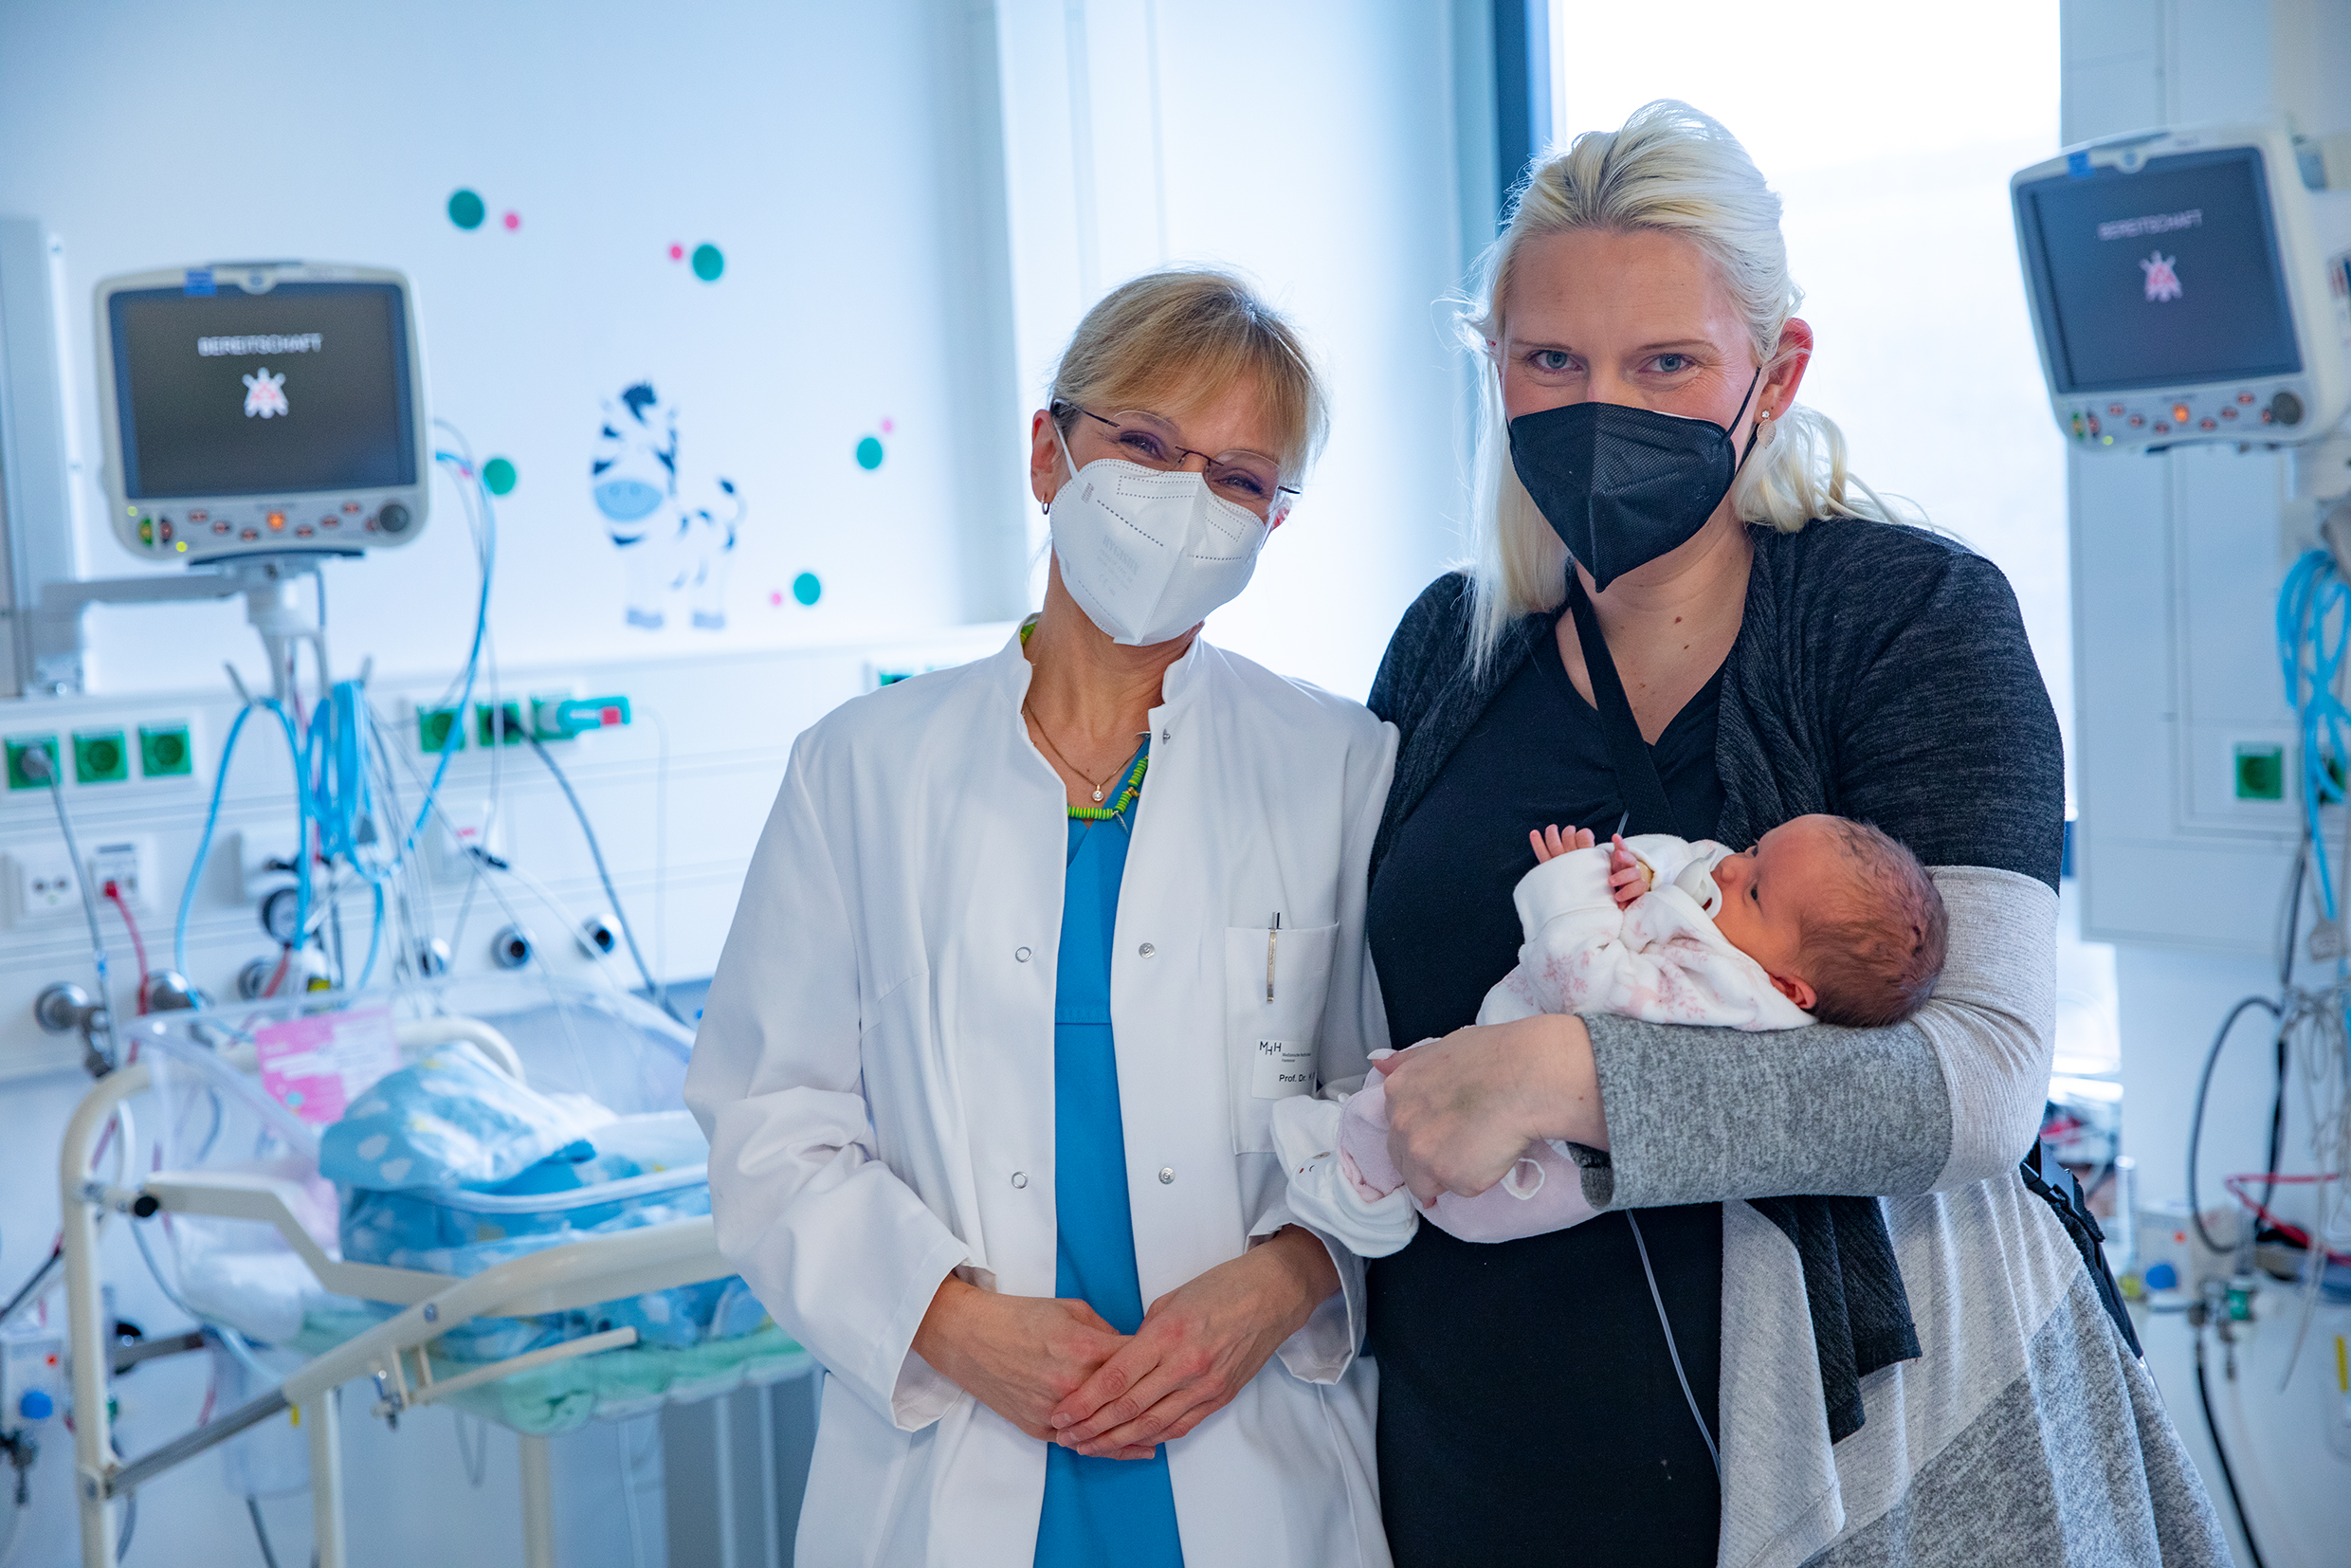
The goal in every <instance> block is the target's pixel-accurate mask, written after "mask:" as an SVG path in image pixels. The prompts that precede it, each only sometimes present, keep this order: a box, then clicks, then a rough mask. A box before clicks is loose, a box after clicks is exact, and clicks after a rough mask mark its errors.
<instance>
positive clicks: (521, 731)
mask: <svg viewBox="0 0 2351 1568" xmlns="http://www.w3.org/2000/svg"><path fill="white" fill-rule="evenodd" d="M501 713H502V714H504V715H505V725H504V729H505V733H504V735H503V736H502V737H501V738H502V739H503V740H504V741H505V743H506V744H507V745H509V746H519V745H521V744H522V742H523V741H524V740H525V739H526V738H529V736H530V733H531V732H530V729H529V727H528V726H529V724H530V720H527V719H525V718H523V717H522V704H521V703H519V702H501V703H499V704H498V705H497V706H496V707H492V706H491V705H490V704H489V703H487V702H476V703H475V704H474V705H473V738H474V739H475V740H476V741H478V742H480V743H481V744H482V745H484V746H487V745H489V744H491V740H490V731H491V729H492V728H493V727H494V725H493V722H492V716H493V715H496V714H501Z"/></svg>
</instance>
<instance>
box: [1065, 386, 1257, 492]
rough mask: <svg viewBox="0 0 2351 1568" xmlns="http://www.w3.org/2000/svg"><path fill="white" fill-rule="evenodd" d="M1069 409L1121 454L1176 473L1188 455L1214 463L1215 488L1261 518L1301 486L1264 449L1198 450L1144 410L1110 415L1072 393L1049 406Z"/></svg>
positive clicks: (1210, 481)
mask: <svg viewBox="0 0 2351 1568" xmlns="http://www.w3.org/2000/svg"><path fill="white" fill-rule="evenodd" d="M1065 409H1066V410H1069V411H1070V412H1072V413H1082V414H1084V416H1085V417H1086V418H1088V419H1090V420H1092V421H1094V422H1095V423H1096V424H1098V425H1102V426H1104V427H1106V428H1108V432H1109V440H1110V442H1111V444H1112V445H1113V446H1115V447H1118V448H1119V455H1120V456H1121V457H1122V458H1125V459H1127V460H1128V461H1129V462H1133V463H1139V464H1141V465H1143V466H1144V467H1146V468H1157V469H1158V470H1160V471H1161V472H1163V473H1165V472H1171V471H1173V470H1175V469H1176V468H1180V467H1182V466H1183V465H1184V460H1185V459H1186V458H1192V457H1196V458H1198V459H1199V460H1200V461H1201V462H1203V463H1204V464H1206V465H1208V466H1207V470H1206V473H1205V476H1204V477H1205V478H1206V479H1207V480H1208V484H1209V488H1210V489H1212V490H1213V491H1215V492H1216V493H1217V494H1218V495H1220V496H1222V497H1223V498H1224V499H1225V500H1227V501H1231V502H1232V503H1233V504H1234V505H1236V506H1241V507H1246V508H1247V509H1248V510H1249V511H1250V512H1253V513H1255V514H1256V515H1257V516H1258V517H1260V518H1264V517H1266V516H1267V515H1268V514H1270V513H1271V512H1272V511H1273V509H1274V506H1275V504H1276V502H1277V501H1279V500H1280V499H1281V498H1282V497H1283V496H1294V495H1296V494H1298V487H1297V486H1296V485H1294V484H1284V483H1282V470H1281V468H1280V466H1279V465H1276V464H1275V463H1274V461H1273V459H1271V458H1269V457H1267V456H1266V454H1265V453H1263V452H1249V451H1241V450H1234V451H1230V452H1219V453H1217V454H1216V455H1215V456H1214V457H1211V456H1209V454H1208V453H1206V452H1201V451H1194V449H1193V448H1192V447H1187V446H1185V445H1184V444H1183V443H1182V442H1181V441H1180V440H1178V439H1177V438H1176V437H1177V431H1176V429H1175V426H1173V425H1171V424H1169V423H1168V422H1167V421H1166V420H1164V419H1162V418H1160V417H1159V416H1158V415H1157V414H1156V413H1146V412H1144V411H1143V410H1139V409H1129V410H1124V411H1123V412H1121V413H1116V414H1111V415H1107V416H1105V415H1103V414H1098V413H1096V412H1094V411H1093V410H1091V409H1081V408H1079V407H1078V406H1077V405H1076V404H1075V403H1072V402H1070V401H1069V400H1068V399H1067V398H1066V397H1057V398H1055V399H1054V400H1053V404H1052V408H1051V410H1049V411H1050V412H1052V413H1054V414H1056V415H1058V414H1060V413H1061V411H1062V410H1065Z"/></svg>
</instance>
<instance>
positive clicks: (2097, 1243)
mask: <svg viewBox="0 0 2351 1568" xmlns="http://www.w3.org/2000/svg"><path fill="white" fill-rule="evenodd" d="M2049 1163H2050V1165H2053V1166H2055V1167H2056V1172H2057V1179H2056V1180H2055V1181H2054V1182H2052V1181H2050V1179H2049V1177H2048V1176H2047V1175H2046V1174H2044V1167H2043V1165H2042V1162H2041V1145H2040V1143H2039V1141H2038V1140H2035V1141H2034V1143H2033V1145H2032V1153H2031V1154H2028V1155H2026V1156H2025V1158H2024V1160H2023V1162H2022V1163H2021V1164H2019V1165H2018V1166H2017V1167H2016V1174H2017V1175H2018V1176H2022V1177H2023V1178H2024V1184H2025V1188H2026V1190H2027V1191H2028V1192H2030V1193H2032V1195H2033V1196H2034V1197H2037V1198H2039V1199H2040V1200H2041V1201H2042V1202H2043V1203H2046V1204H2048V1205H2049V1206H2050V1210H2051V1211H2052V1212H2055V1214H2056V1215H2057V1223H2058V1224H2060V1225H2062V1226H2064V1227H2065V1228H2066V1235H2067V1238H2068V1239H2069V1240H2070V1241H2071V1242H2072V1243H2073V1249H2074V1250H2075V1251H2077V1252H2079V1253H2081V1254H2082V1267H2085V1268H2087V1270H2089V1281H2090V1284H2091V1285H2095V1286H2097V1287H2098V1300H2099V1303H2100V1304H2102V1305H2103V1306H2105V1309H2106V1316H2107V1317H2109V1318H2112V1319H2113V1320H2114V1326H2115V1328H2116V1329H2117V1330H2119V1331H2120V1332H2121V1333H2122V1336H2123V1343H2124V1344H2126V1345H2128V1346H2130V1347H2131V1354H2132V1355H2134V1356H2136V1357H2138V1358H2141V1360H2144V1359H2145V1358H2146V1355H2147V1353H2146V1352H2145V1351H2143V1350H2141V1349H2140V1348H2139V1331H2138V1330H2137V1329H2136V1328H2133V1327H2132V1326H2131V1319H2130V1309H2129V1308H2128V1307H2126V1306H2124V1305H2123V1291H2122V1287H2121V1286H2120V1285H2116V1284H2115V1283H2114V1269H2113V1267H2112V1266H2110V1265H2109V1264H2108V1263H2107V1262H2106V1249H2105V1240H2106V1233H2105V1231H2102V1230H2100V1229H2099V1228H2098V1220H2097V1218H2096V1216H2094V1215H2093V1214H2091V1213H2090V1212H2089V1200H2088V1199H2087V1198H2086V1197H2084V1196H2083V1195H2082V1184H2081V1183H2080V1182H2078V1181H2076V1180H2074V1179H2073V1173H2072V1172H2071V1171H2069V1170H2067V1169H2066V1168H2065V1167H2064V1166H2062V1165H2057V1163H2056V1161H2054V1160H2051V1161H2050V1162H2049Z"/></svg>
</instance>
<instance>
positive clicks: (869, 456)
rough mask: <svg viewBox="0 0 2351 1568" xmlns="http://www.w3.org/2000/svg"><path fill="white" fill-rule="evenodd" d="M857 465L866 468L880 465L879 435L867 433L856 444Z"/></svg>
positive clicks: (869, 468) (880, 446)
mask: <svg viewBox="0 0 2351 1568" xmlns="http://www.w3.org/2000/svg"><path fill="white" fill-rule="evenodd" d="M857 465H858V466H859V467H860V468H865V469H867V470H871V469H874V468H879V467H881V466H882V442H881V439H880V438H879V437H876V436H870V435H869V436H867V437H866V439H865V440H863V441H861V442H859V443H858V444H857Z"/></svg>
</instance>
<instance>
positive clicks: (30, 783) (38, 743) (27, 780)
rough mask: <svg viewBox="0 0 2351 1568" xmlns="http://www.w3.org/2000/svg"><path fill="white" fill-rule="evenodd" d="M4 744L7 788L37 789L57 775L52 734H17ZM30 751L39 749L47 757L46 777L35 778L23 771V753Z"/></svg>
mask: <svg viewBox="0 0 2351 1568" xmlns="http://www.w3.org/2000/svg"><path fill="white" fill-rule="evenodd" d="M5 744H6V746H7V748H8V758H9V763H8V766H9V789H11V790H38V789H40V788H42V787H43V786H44V785H46V784H47V783H48V782H49V780H50V779H53V778H55V777H56V776H57V737H55V736H54V735H26V736H19V737H17V738H15V739H13V740H9V741H7V742H5ZM32 751H39V752H42V753H44V754H45V755H46V756H47V757H48V759H49V777H48V778H35V777H33V775H30V774H28V773H27V772H26V771H25V755H26V753H27V752H32Z"/></svg>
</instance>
